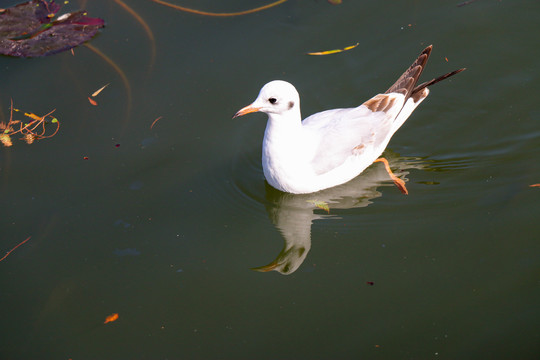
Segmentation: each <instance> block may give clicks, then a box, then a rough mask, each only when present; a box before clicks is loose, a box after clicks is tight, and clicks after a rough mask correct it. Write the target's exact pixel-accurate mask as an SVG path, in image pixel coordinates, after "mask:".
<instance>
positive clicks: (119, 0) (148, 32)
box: [114, 0, 156, 69]
mask: <svg viewBox="0 0 540 360" xmlns="http://www.w3.org/2000/svg"><path fill="white" fill-rule="evenodd" d="M114 2H115V3H117V4H118V5H120V6H121V7H123V8H124V10H126V11H127V12H128V13H130V14H131V16H133V17H134V18H135V20H137V21H138V22H139V24H141V26H142V27H143V28H144V31H146V35H147V36H148V38H149V39H150V44H151V47H152V55H151V58H150V69H151V68H153V67H154V62H155V60H156V41H155V40H154V34H153V33H152V30H151V29H150V26H148V24H147V23H146V21H144V19H143V18H142V17H141V16H140V15H139V14H138V13H137V12H136V11H135V10H133V9H132V8H130V7H129V6H128V5H126V4H125V3H124V2H123V1H122V0H114Z"/></svg>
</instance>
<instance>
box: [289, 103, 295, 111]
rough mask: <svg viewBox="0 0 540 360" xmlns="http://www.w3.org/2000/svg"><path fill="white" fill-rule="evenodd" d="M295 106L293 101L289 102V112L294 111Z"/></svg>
mask: <svg viewBox="0 0 540 360" xmlns="http://www.w3.org/2000/svg"><path fill="white" fill-rule="evenodd" d="M293 106H294V102H293V101H289V110H290V109H292V107H293Z"/></svg>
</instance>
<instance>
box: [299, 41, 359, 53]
mask: <svg viewBox="0 0 540 360" xmlns="http://www.w3.org/2000/svg"><path fill="white" fill-rule="evenodd" d="M359 44H360V43H356V44H354V45H351V46H347V47H344V48H343V49H336V50H327V51H318V52H308V53H307V55H330V54H336V53H340V52H342V51H347V50H351V49H354V48H355V47H357V46H358V45H359Z"/></svg>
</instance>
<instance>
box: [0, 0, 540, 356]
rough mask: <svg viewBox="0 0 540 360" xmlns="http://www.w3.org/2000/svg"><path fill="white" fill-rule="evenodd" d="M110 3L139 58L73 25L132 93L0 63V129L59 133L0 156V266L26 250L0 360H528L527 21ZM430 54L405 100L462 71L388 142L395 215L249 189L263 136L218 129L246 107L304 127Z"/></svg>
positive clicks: (383, 193) (509, 15) (333, 200)
mask: <svg viewBox="0 0 540 360" xmlns="http://www.w3.org/2000/svg"><path fill="white" fill-rule="evenodd" d="M124 1H125V3H126V4H128V5H129V6H131V7H132V8H133V9H134V10H135V11H137V12H138V13H139V14H140V16H142V17H143V18H144V20H145V21H146V22H147V23H148V26H149V28H150V29H151V31H152V34H153V36H154V39H155V42H154V43H152V41H151V40H150V39H149V37H148V35H147V33H146V32H145V30H144V28H143V27H142V26H141V25H140V24H139V23H138V22H137V21H136V20H135V18H134V17H133V16H132V15H130V14H129V13H128V12H126V10H124V9H123V8H122V7H121V6H119V5H118V4H117V3H116V2H114V1H104V0H100V1H97V0H94V1H89V2H87V3H86V5H85V7H86V9H87V10H88V11H89V13H90V15H91V16H98V17H102V18H104V19H105V20H106V22H107V27H106V28H105V29H104V30H103V31H102V32H101V35H99V36H98V37H97V38H95V39H94V40H93V41H92V42H91V44H92V45H93V46H95V47H96V48H98V49H99V50H100V51H102V52H103V53H104V54H105V55H106V56H108V57H109V58H110V59H111V60H112V61H114V62H115V63H116V64H117V66H118V67H119V68H120V69H121V71H123V73H124V74H125V78H126V79H127V82H128V83H129V89H128V88H127V84H126V82H125V81H123V80H122V77H121V76H120V75H119V73H118V72H117V71H115V70H114V68H113V67H112V66H111V65H110V64H109V63H107V62H106V61H105V60H103V58H101V57H99V56H98V55H96V54H95V53H94V52H92V51H91V50H90V49H88V48H86V47H79V48H77V49H76V50H75V56H73V55H72V54H71V53H69V52H67V53H63V54H58V55H55V56H51V57H47V58H42V59H12V58H6V57H3V58H0V79H2V81H1V83H0V84H1V85H0V107H1V111H0V112H1V113H2V114H3V116H4V119H6V116H7V117H8V118H9V101H10V98H13V100H14V102H15V107H17V108H20V109H22V110H25V111H32V112H35V113H37V114H45V113H47V112H48V111H50V110H52V109H56V112H55V115H56V117H57V118H58V119H59V120H60V122H61V128H60V131H59V133H58V134H57V135H56V136H55V137H53V138H51V139H48V140H41V141H39V142H37V143H35V144H32V145H27V144H25V143H24V142H22V141H19V140H16V141H15V143H14V145H13V146H12V147H10V148H1V149H0V206H1V209H2V210H1V213H0V214H1V216H0V255H2V256H3V255H4V254H5V252H7V251H9V250H10V249H11V248H13V247H14V246H16V245H17V244H18V243H20V242H21V241H23V240H24V239H26V238H28V237H29V236H31V239H30V240H29V241H28V242H27V243H25V244H23V245H21V246H20V247H19V248H17V249H16V250H15V251H13V252H12V253H11V254H10V255H9V256H8V257H7V258H6V259H5V260H3V261H2V262H0V309H1V319H2V320H1V326H2V332H1V335H2V336H0V339H1V340H0V358H1V359H66V360H67V359H70V358H71V359H74V360H75V359H536V358H538V353H539V351H540V345H539V344H540V327H539V325H538V324H539V323H540V307H539V306H538V304H540V267H539V260H540V248H539V239H540V237H539V230H540V225H539V221H538V216H539V214H540V188H537V187H530V186H529V185H531V184H537V183H540V161H539V160H538V159H539V154H538V149H539V145H540V110H539V105H538V101H537V99H538V98H539V95H540V90H539V87H538V83H539V80H540V65H539V64H540V62H539V61H540V60H539V59H540V50H539V49H540V47H539V46H538V34H539V32H540V25H539V24H540V23H539V22H538V14H539V13H540V3H537V2H534V1H519V0H516V1H508V0H502V1H498V0H478V1H475V2H472V3H469V4H468V5H465V6H461V7H458V6H457V5H458V4H459V3H460V1H458V0H456V1H427V0H423V1H401V2H384V3H383V2H381V1H350V0H344V1H343V4H342V5H338V6H332V5H330V4H329V3H328V2H326V1H323V0H310V1H300V0H289V1H287V2H286V3H285V4H282V5H280V6H278V7H275V8H272V9H269V10H266V11H264V12H259V13H256V14H251V15H246V16H240V17H233V18H211V17H205V16H199V15H194V14H187V13H183V12H179V11H175V10H172V9H168V8H165V7H163V6H160V5H158V4H155V3H152V2H150V1H145V0H136V1H128V0H124ZM14 3H16V2H14V1H7V2H2V4H1V6H2V7H7V6H10V5H12V4H14ZM176 3H178V4H180V3H182V4H181V5H185V6H191V7H194V8H199V9H205V10H209V11H212V10H213V11H221V12H225V11H237V10H244V9H248V8H252V7H255V6H260V5H263V4H266V3H267V2H265V1H259V0H257V1H253V0H251V1H250V0H235V1H227V2H224V1H223V2H219V4H215V2H213V1H208V0H205V1H195V0H184V1H182V2H180V1H177V2H176ZM78 4H79V3H78V2H77V1H71V2H70V4H69V5H68V6H66V11H70V10H73V9H76V8H78ZM356 42H359V43H360V45H359V46H358V47H357V48H355V49H353V50H351V51H348V52H345V53H341V54H335V55H332V56H322V57H312V56H307V55H305V53H306V52H309V51H321V50H329V49H336V48H341V47H345V46H348V45H352V44H355V43H356ZM429 44H433V45H434V51H433V54H432V57H431V59H430V63H429V65H428V67H427V70H426V71H425V73H424V79H425V80H428V79H430V78H432V77H435V76H438V75H441V74H443V73H445V72H448V71H451V70H454V69H456V68H460V67H467V71H466V72H464V73H462V74H459V75H457V76H456V77H454V78H452V79H451V80H448V81H445V82H443V83H441V84H438V85H437V86H435V87H433V88H432V89H431V95H430V96H429V98H428V99H427V100H426V101H425V102H424V103H423V104H422V105H421V106H420V107H419V108H418V109H417V110H416V111H415V112H414V114H413V115H412V116H411V117H410V118H409V120H408V121H407V122H406V123H405V125H404V126H403V127H402V128H401V129H400V130H399V131H398V132H397V133H396V135H395V136H394V137H393V139H392V141H391V142H390V145H389V147H388V149H387V152H386V153H385V155H386V156H387V158H388V159H389V160H390V164H391V166H392V168H393V169H395V170H396V172H397V173H399V174H402V176H404V177H405V178H406V179H407V187H408V189H409V195H408V196H404V195H402V194H401V193H400V192H399V191H398V190H397V189H396V188H395V187H394V186H393V184H392V183H391V181H389V180H388V178H387V176H386V174H385V172H384V169H383V167H382V166H381V164H377V165H373V166H372V167H370V168H369V169H368V170H367V171H366V172H365V173H363V174H362V175H361V176H359V177H358V178H357V179H355V180H353V181H352V182H351V183H349V184H346V185H344V186H341V187H338V188H336V189H331V190H328V191H325V192H323V193H321V194H317V198H316V199H315V198H314V196H310V195H303V196H292V195H285V194H282V193H279V192H278V191H276V190H272V189H271V188H269V187H267V186H266V185H265V182H264V177H263V174H262V168H261V164H260V156H261V150H260V146H261V140H262V136H263V131H264V126H265V120H266V118H265V116H264V115H262V114H255V115H250V116H246V117H243V118H239V119H234V120H231V116H232V115H233V114H234V113H235V112H236V111H237V110H238V109H240V108H241V107H243V106H245V105H247V104H249V103H250V102H251V101H253V100H254V99H255V97H256V96H257V93H258V91H259V89H260V87H261V86H262V85H264V84H265V83H266V82H268V81H270V80H273V79H283V80H287V81H289V82H291V83H293V84H294V85H295V86H296V87H297V89H298V90H299V92H300V94H301V101H302V111H303V115H304V116H307V115H309V114H312V113H314V112H318V111H322V110H325V109H329V108H336V107H351V106H356V105H358V104H359V103H361V102H363V101H365V100H366V99H369V98H370V97H371V96H373V95H375V94H376V93H378V92H382V91H385V90H386V89H387V88H388V87H389V85H391V84H392V82H393V81H394V80H395V79H397V77H398V76H399V75H400V74H401V72H402V71H404V70H405V69H406V68H407V67H408V66H409V65H410V63H411V62H412V61H413V60H414V58H415V57H416V56H417V54H418V53H419V52H420V51H421V50H422V49H423V48H424V47H425V46H426V45H429ZM154 46H155V57H153V56H152V51H153V50H152V49H153V47H154ZM152 59H154V60H152ZM107 83H110V85H109V86H108V87H107V88H106V89H105V90H103V92H102V93H101V94H100V95H99V96H97V97H96V100H97V102H98V106H92V105H90V104H89V102H88V99H87V97H88V96H90V94H91V93H92V92H94V91H95V90H97V89H98V88H100V87H101V86H103V85H105V84H107ZM160 116H162V118H161V119H160V120H158V121H157V122H156V123H155V125H154V127H153V128H152V129H150V126H151V125H152V123H153V122H154V120H155V119H156V118H158V117H160ZM85 157H87V158H88V159H87V160H84V158H85ZM310 200H323V201H326V202H328V203H329V205H330V213H329V214H327V213H326V212H325V211H324V210H320V209H314V206H313V204H312V203H309V202H308V201H310ZM278 263H279V264H280V265H279V266H272V265H276V264H278ZM266 265H270V266H269V267H272V268H275V270H280V271H281V272H278V271H269V272H260V271H254V270H252V268H260V267H264V266H266ZM269 267H266V268H265V269H267V270H268V269H269ZM259 270H260V269H259ZM284 274H287V275H284ZM112 313H118V314H119V319H118V320H117V321H116V322H113V323H109V324H106V325H104V324H103V322H104V320H105V317H106V316H108V315H110V314H112Z"/></svg>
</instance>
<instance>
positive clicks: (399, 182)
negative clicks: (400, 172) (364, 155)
mask: <svg viewBox="0 0 540 360" xmlns="http://www.w3.org/2000/svg"><path fill="white" fill-rule="evenodd" d="M374 162H382V163H383V164H384V167H385V168H386V171H387V172H388V175H390V177H391V178H392V180H393V181H394V184H396V186H397V187H398V189H399V191H401V192H402V193H403V194H405V195H407V194H408V193H409V191H407V188H406V187H405V181H403V180H401V179H400V178H398V177H397V176H396V175H394V173H393V172H392V170H390V165H388V160H386V159H385V158H383V157H382V158H378V159H377V160H375V161H374Z"/></svg>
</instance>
